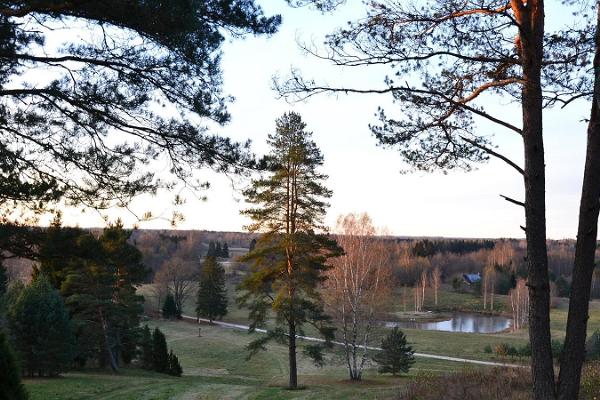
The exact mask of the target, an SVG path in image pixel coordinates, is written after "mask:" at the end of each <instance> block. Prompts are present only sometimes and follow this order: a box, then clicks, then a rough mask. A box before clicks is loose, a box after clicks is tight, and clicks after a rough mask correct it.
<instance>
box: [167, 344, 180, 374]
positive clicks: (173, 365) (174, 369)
mask: <svg viewBox="0 0 600 400" xmlns="http://www.w3.org/2000/svg"><path fill="white" fill-rule="evenodd" d="M182 373H183V368H181V364H179V358H177V356H176V355H175V354H173V350H171V351H170V352H169V375H173V376H181V374H182Z"/></svg>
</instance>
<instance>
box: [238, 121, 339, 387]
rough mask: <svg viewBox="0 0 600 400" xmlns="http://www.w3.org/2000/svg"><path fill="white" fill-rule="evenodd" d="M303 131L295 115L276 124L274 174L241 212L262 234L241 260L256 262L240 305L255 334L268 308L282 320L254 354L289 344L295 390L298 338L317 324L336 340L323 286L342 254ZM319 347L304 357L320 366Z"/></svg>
mask: <svg viewBox="0 0 600 400" xmlns="http://www.w3.org/2000/svg"><path fill="white" fill-rule="evenodd" d="M305 128H306V124H305V123H304V122H303V121H302V118H301V117H300V115H299V114H296V113H294V112H289V113H286V114H284V115H283V116H282V117H281V118H279V119H278V120H277V121H276V130H275V133H274V134H271V135H269V139H268V144H269V146H270V148H271V150H270V152H269V154H268V156H267V157H266V159H265V163H266V164H267V166H268V170H269V171H270V173H269V174H268V176H265V177H262V178H259V179H255V180H253V181H252V186H251V187H250V188H249V189H247V190H245V191H244V195H245V197H246V201H247V202H248V203H250V204H252V205H254V206H255V208H249V209H247V210H245V211H243V214H244V215H246V216H248V217H250V219H251V220H252V223H251V224H250V225H249V226H248V230H249V231H250V232H260V233H262V235H261V236H260V238H259V240H258V242H257V244H256V247H255V249H254V250H253V251H252V252H250V253H248V254H247V255H246V256H244V257H243V258H242V260H244V261H250V262H252V263H253V265H252V272H251V274H250V275H249V276H247V277H246V278H245V279H244V281H243V282H242V284H241V285H240V287H239V290H240V293H241V296H240V298H239V302H240V305H242V306H246V307H248V308H250V315H249V316H250V320H251V323H250V331H254V330H255V329H256V328H258V327H261V326H264V325H265V322H266V318H267V316H268V313H269V312H270V311H271V312H273V313H274V314H275V316H276V323H277V326H276V328H275V329H272V330H270V331H269V333H268V334H267V335H266V336H263V337H261V338H259V339H257V340H255V341H253V342H252V343H251V344H250V345H249V350H250V355H252V354H254V353H255V352H256V351H258V350H262V349H265V347H264V345H265V343H266V342H268V341H269V340H272V339H277V340H280V341H286V342H287V344H288V350H289V351H288V353H289V373H290V376H289V387H290V388H292V389H295V388H297V386H298V377H297V366H296V336H297V335H302V334H303V326H304V325H305V324H307V323H309V324H311V325H313V326H315V327H316V328H317V330H318V331H319V332H320V333H321V334H322V335H323V336H324V338H325V340H326V341H329V340H330V339H331V338H332V336H333V328H332V327H330V326H329V320H330V318H329V317H327V316H326V315H325V313H324V310H323V305H322V299H321V296H320V294H319V292H318V290H317V288H318V286H319V285H320V284H321V283H322V282H323V280H324V279H325V278H324V273H325V272H326V271H327V270H328V268H329V267H328V266H327V265H326V264H325V262H326V260H327V259H328V258H329V257H330V256H333V255H336V254H337V253H338V248H337V246H336V245H335V242H334V241H333V240H331V239H330V238H328V237H327V236H325V235H323V234H319V233H318V232H319V231H323V230H324V228H323V227H322V224H321V220H322V218H323V216H324V214H325V210H326V208H327V203H326V199H327V198H329V197H330V196H331V192H330V191H329V190H328V189H327V188H326V187H325V186H324V185H323V181H324V180H325V179H326V176H325V175H323V174H322V173H320V172H319V171H318V169H319V168H320V167H321V166H322V164H323V156H322V155H321V152H320V151H319V149H318V148H317V146H316V144H315V143H314V142H313V141H312V140H311V133H309V132H307V131H306V130H305ZM321 349H322V345H320V344H316V345H307V346H306V347H305V353H306V354H307V355H309V356H310V357H311V358H313V360H315V361H316V362H318V363H320V362H322V355H321Z"/></svg>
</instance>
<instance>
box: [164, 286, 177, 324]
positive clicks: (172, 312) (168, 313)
mask: <svg viewBox="0 0 600 400" xmlns="http://www.w3.org/2000/svg"><path fill="white" fill-rule="evenodd" d="M162 314H163V318H179V316H180V313H179V310H178V309H177V305H176V304H175V298H174V297H173V295H172V294H171V292H169V293H167V296H166V297H165V303H164V304H163V308H162Z"/></svg>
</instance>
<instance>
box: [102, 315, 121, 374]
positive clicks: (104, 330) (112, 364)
mask: <svg viewBox="0 0 600 400" xmlns="http://www.w3.org/2000/svg"><path fill="white" fill-rule="evenodd" d="M98 315H99V316H100V325H101V326H102V334H103V335H104V346H106V355H107V356H108V361H109V362H110V368H111V369H112V371H113V372H119V365H118V364H117V360H116V359H115V355H114V353H113V351H112V349H111V345H110V340H109V338H108V322H107V321H106V318H104V313H103V312H102V308H101V307H98Z"/></svg>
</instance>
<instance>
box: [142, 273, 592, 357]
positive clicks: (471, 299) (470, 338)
mask: <svg viewBox="0 0 600 400" xmlns="http://www.w3.org/2000/svg"><path fill="white" fill-rule="evenodd" d="M140 292H141V293H142V294H144V296H145V297H146V298H147V300H148V301H150V302H151V304H154V303H155V300H154V298H153V297H152V294H151V293H152V291H151V290H150V288H149V287H148V286H145V287H142V288H141V290H140ZM228 293H229V298H230V299H229V313H228V315H227V316H226V317H224V318H223V320H224V321H226V322H233V323H238V324H247V322H248V311H247V310H245V309H240V308H239V307H238V306H237V305H236V304H235V285H234V284H231V283H230V284H229V285H228ZM425 298H426V302H425V308H426V309H433V310H439V311H450V310H464V311H474V312H478V311H482V308H483V307H482V300H481V297H480V296H477V295H475V294H472V293H464V292H455V291H452V290H450V289H449V288H444V290H441V291H440V292H439V293H438V305H437V307H436V306H435V305H434V304H433V291H431V290H430V289H428V290H427V294H426V296H425ZM390 300H391V307H390V310H389V312H390V313H391V314H392V315H393V313H395V312H402V311H403V304H402V296H401V293H400V292H399V291H396V292H395V293H394V297H393V298H392V299H390ZM408 300H409V302H410V300H412V299H410V298H409V299H408ZM495 302H496V305H497V306H498V309H504V310H505V309H506V307H507V304H508V299H507V296H500V295H496V298H495ZM193 303H194V301H193V300H192V301H190V302H189V303H188V304H186V305H185V307H184V313H185V314H187V315H195V311H194V309H195V306H194V304H193ZM409 306H410V304H409V305H407V309H409ZM567 312H568V303H567V302H566V299H560V300H559V301H558V307H557V308H554V309H552V310H551V315H550V318H551V329H552V337H553V338H554V339H559V340H562V339H563V338H564V335H565V326H566V322H567ZM597 329H600V301H593V302H591V303H590V319H589V321H588V331H589V333H592V332H593V331H595V330H597ZM403 331H404V332H405V333H406V335H407V337H408V340H409V342H411V343H412V344H413V347H414V349H415V350H416V351H418V352H422V353H432V354H439V355H445V356H453V357H462V358H472V359H480V360H498V359H497V357H496V356H495V355H494V354H493V353H492V354H490V353H485V352H484V348H485V347H486V346H487V345H490V346H491V347H492V348H494V347H495V346H496V345H497V344H500V343H506V344H510V345H513V346H517V345H519V346H522V345H524V344H526V343H527V342H528V340H529V339H528V333H527V330H526V329H521V330H518V331H516V332H500V333H492V334H477V333H452V332H437V331H427V330H419V329H403ZM386 332H387V331H386V329H384V328H379V329H377V331H376V334H375V335H374V340H373V343H378V342H379V340H380V338H381V336H382V335H383V334H385V333H386ZM309 334H310V332H309Z"/></svg>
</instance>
